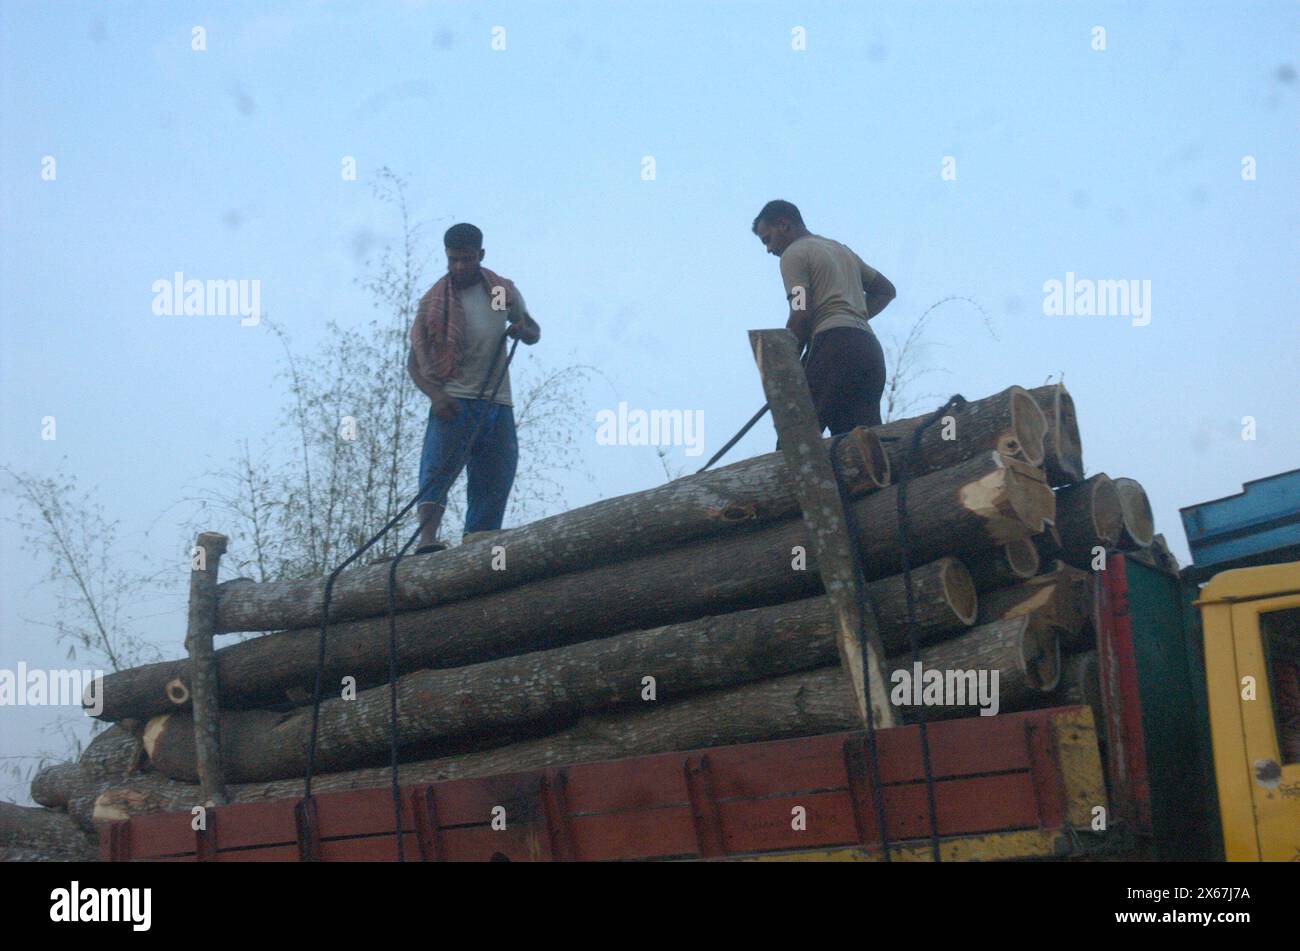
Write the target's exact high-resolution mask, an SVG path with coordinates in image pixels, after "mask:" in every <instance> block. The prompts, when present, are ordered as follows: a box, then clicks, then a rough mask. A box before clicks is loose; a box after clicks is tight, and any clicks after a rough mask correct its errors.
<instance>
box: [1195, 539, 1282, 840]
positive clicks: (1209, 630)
mask: <svg viewBox="0 0 1300 951" xmlns="http://www.w3.org/2000/svg"><path fill="white" fill-rule="evenodd" d="M1195 604H1196V606H1197V607H1199V608H1200V612H1201V623H1202V627H1203V635H1204V644H1205V670H1206V688H1207V694H1208V702H1209V711H1210V732H1211V737H1212V741H1213V747H1214V774H1215V781H1216V785H1217V787H1218V795H1219V811H1220V817H1221V821H1222V828H1223V850H1224V858H1226V859H1227V860H1228V861H1273V862H1286V861H1291V862H1297V861H1300V562H1289V563H1287V564H1281V565H1266V566H1261V567H1256V568H1239V569H1236V570H1232V571H1225V572H1222V573H1220V574H1217V575H1215V576H1214V577H1213V579H1211V580H1210V582H1209V583H1208V584H1206V585H1205V586H1204V587H1203V588H1202V589H1201V592H1200V595H1199V597H1198V598H1197V600H1196V601H1195Z"/></svg>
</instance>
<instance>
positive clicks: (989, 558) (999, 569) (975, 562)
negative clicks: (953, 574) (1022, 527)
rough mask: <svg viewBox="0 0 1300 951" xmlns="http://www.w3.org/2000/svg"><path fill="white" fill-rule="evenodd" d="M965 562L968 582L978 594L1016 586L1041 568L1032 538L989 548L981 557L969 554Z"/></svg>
mask: <svg viewBox="0 0 1300 951" xmlns="http://www.w3.org/2000/svg"><path fill="white" fill-rule="evenodd" d="M965 562H966V567H967V568H968V569H970V576H971V580H972V581H973V582H975V587H976V588H978V589H980V590H981V591H990V590H993V589H995V588H1005V587H1007V586H1008V585H1016V584H1020V582H1022V581H1027V580H1028V579H1030V578H1032V577H1034V575H1036V574H1038V572H1039V570H1040V568H1041V567H1042V560H1041V559H1040V558H1039V556H1038V547H1037V546H1036V545H1035V544H1034V539H1033V538H1018V539H1016V540H1015V541H1013V542H1007V543H1006V544H1005V545H1002V546H1001V547H999V548H993V549H990V550H989V551H987V552H985V553H984V554H983V557H977V556H973V555H972V556H970V557H968V558H966V559H965Z"/></svg>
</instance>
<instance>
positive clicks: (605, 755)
mask: <svg viewBox="0 0 1300 951" xmlns="http://www.w3.org/2000/svg"><path fill="white" fill-rule="evenodd" d="M1030 622H1031V619H1030V618H1026V617H1020V618H1012V619H1010V620H1007V621H1000V622H998V623H997V624H994V625H986V626H983V627H979V628H973V629H971V630H970V631H968V632H967V633H966V634H964V635H962V637H960V638H955V639H953V640H951V641H945V642H943V643H942V644H939V645H935V646H934V647H933V648H927V649H926V650H925V651H922V652H921V662H922V665H923V666H924V667H926V668H932V667H933V668H947V667H949V666H950V665H951V664H952V663H953V661H954V659H955V658H958V657H966V656H972V657H973V656H976V655H978V656H980V657H982V658H983V661H982V662H983V663H986V664H987V663H988V662H990V661H991V660H992V659H993V658H995V657H998V658H1003V659H1005V661H1006V662H1009V663H1012V664H1015V665H1017V666H1018V665H1020V664H1021V663H1022V661H1021V658H1022V657H1024V658H1027V659H1028V661H1029V662H1030V663H1031V664H1037V663H1040V662H1041V657H1042V655H1043V653H1044V648H1043V646H1042V644H1043V642H1042V641H1031V642H1030V643H1028V644H1026V645H1025V646H1023V647H1018V646H1016V644H1015V642H1014V640H1013V639H1012V637H1013V633H1014V632H1016V631H1020V632H1022V634H1021V635H1020V636H1021V637H1022V638H1023V637H1024V636H1025V634H1024V633H1023V632H1026V631H1029V630H1030V629H1031V628H1032V624H1031V623H1030ZM1009 632H1011V633H1009ZM977 640H979V641H981V642H984V643H985V644H986V646H983V647H979V648H975V647H973V646H971V645H973V644H974V643H975V641H977ZM959 641H965V642H967V646H966V647H961V646H959V645H958V642H959ZM940 648H943V649H944V653H942V654H941V653H938V651H939V649H940ZM1046 649H1047V650H1048V651H1050V644H1048V645H1047V648H1046ZM889 664H890V666H891V667H892V669H898V670H907V671H909V672H910V671H911V669H912V667H911V660H910V658H905V659H898V658H893V659H891V661H890V662H889ZM1037 676H1039V675H1034V676H1033V677H1031V676H1026V675H1025V673H1023V672H1018V671H1017V670H1015V669H1010V670H1007V669H1001V668H999V680H1000V684H1001V698H1000V699H1001V709H1002V710H1011V709H1017V708H1024V707H1027V706H1032V705H1035V704H1038V703H1041V701H1042V699H1043V695H1042V694H1040V693H1038V692H1037V690H1036V689H1034V688H1033V686H1032V685H1033V683H1035V682H1036V679H1035V678H1036V677H1037ZM886 679H887V680H889V679H890V678H886ZM938 712H939V713H940V714H942V715H947V716H953V715H965V714H967V713H969V712H970V711H969V709H966V708H948V709H945V710H939V711H938ZM859 726H861V721H860V719H859V717H858V713H857V703H856V701H855V700H854V697H853V692H852V690H851V689H850V686H849V684H848V681H847V680H846V679H845V677H844V675H843V673H842V672H841V670H840V668H839V667H838V666H831V667H821V668H818V669H816V670H811V671H806V672H803V673H798V674H790V675H788V676H785V677H779V678H776V679H773V680H765V681H761V682H759V683H755V684H747V685H744V686H740V687H733V688H731V689H727V690H719V691H712V692H709V693H705V694H699V695H696V696H691V697H687V698H684V699H682V700H678V701H676V702H674V703H670V704H664V705H663V706H662V707H656V708H655V709H651V710H646V711H639V712H636V713H631V714H623V715H617V714H601V715H596V716H591V717H585V718H583V719H582V720H580V721H578V723H576V724H575V725H573V726H572V727H570V728H568V729H567V730H564V731H563V732H561V733H558V734H554V735H552V736H547V737H542V738H540V739H534V740H529V741H526V742H523V743H514V744H511V745H508V746H502V747H499V748H496V749H491V750H483V751H479V752H474V753H465V754H458V755H454V756H448V757H443V758H440V759H434V760H424V761H421V762H415V763H405V764H403V765H401V766H400V767H399V777H400V781H401V782H402V783H403V784H407V785H415V784H421V783H432V782H441V781H444V780H449V779H462V778H469V777H474V776H490V775H494V774H498V773H509V772H516V771H522V770H530V769H544V768H547V767H551V766H568V765H573V764H575V763H589V762H596V761H600V760H610V759H619V758H622V757H627V756H643V755H648V754H651V753H663V752H668V751H672V750H691V749H700V748H704V747H709V746H724V745H730V744H736V743H752V742H758V741H761V740H776V739H785V738H789V737H796V736H813V735H817V734H821V733H831V732H836V731H839V730H848V729H853V728H855V727H859ZM391 779H392V774H391V772H390V770H389V769H387V768H383V767H376V768H370V769H360V770H351V771H348V772H336V773H324V774H322V775H320V776H316V777H313V779H312V789H313V792H315V793H324V792H334V791H339V790H345V789H364V788H371V787H380V786H387V785H388V784H389V782H390V781H391ZM302 788H303V784H302V780H301V779H282V780H275V781H271V782H262V783H245V784H238V783H236V784H231V785H230V787H229V792H230V796H231V801H232V802H264V801H267V800H271V799H286V798H289V799H292V798H298V797H301V795H302ZM86 792H87V795H84V796H81V797H77V798H75V799H74V800H73V802H72V804H71V806H70V811H71V812H72V813H73V814H74V816H75V817H76V818H77V820H78V821H79V822H82V823H84V824H86V825H87V826H89V825H91V824H92V823H98V822H109V821H116V820H120V819H125V818H129V817H130V816H133V815H144V814H147V813H153V812H164V811H174V810H178V809H183V810H188V809H190V808H192V807H193V806H195V805H198V804H199V802H198V798H197V797H198V796H199V787H198V786H197V785H194V784H190V783H181V782H177V781H175V780H171V779H167V778H166V777H164V776H161V775H160V774H157V773H149V774H142V775H139V776H136V777H134V778H133V779H132V780H131V782H130V783H125V784H120V785H115V786H111V787H110V786H103V787H100V788H99V790H94V789H88V790H87V791H86ZM91 793H93V795H91Z"/></svg>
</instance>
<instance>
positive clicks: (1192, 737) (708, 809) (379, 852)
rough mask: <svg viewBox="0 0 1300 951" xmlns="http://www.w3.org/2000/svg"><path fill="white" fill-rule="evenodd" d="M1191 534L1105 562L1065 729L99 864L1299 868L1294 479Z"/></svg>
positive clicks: (531, 785)
mask: <svg viewBox="0 0 1300 951" xmlns="http://www.w3.org/2000/svg"><path fill="white" fill-rule="evenodd" d="M1181 515H1182V521H1183V524H1184V528H1185V531H1186V533H1187V538H1188V543H1189V547H1190V551H1191V553H1192V557H1193V563H1192V564H1191V565H1189V566H1187V567H1186V568H1183V569H1181V570H1180V569H1179V568H1178V566H1177V565H1176V563H1174V562H1173V559H1172V557H1171V556H1168V555H1167V553H1166V554H1164V555H1163V556H1162V554H1161V552H1160V551H1159V550H1158V549H1151V550H1145V551H1139V552H1118V551H1113V552H1109V553H1108V554H1107V557H1106V559H1105V563H1104V567H1103V568H1102V570H1100V571H1098V572H1096V576H1095V579H1094V584H1093V587H1092V590H1093V602H1092V618H1091V620H1092V625H1091V627H1092V631H1093V634H1094V636H1095V640H1096V645H1095V647H1096V650H1095V655H1094V656H1095V663H1096V676H1095V679H1091V680H1089V681H1088V682H1089V683H1091V684H1092V685H1093V687H1094V688H1095V689H1092V690H1088V691H1084V692H1083V693H1082V694H1075V695H1070V696H1062V697H1061V701H1062V703H1061V705H1059V706H1052V707H1048V708H1042V709H1034V710H1028V711H1021V712H1015V713H1003V714H1000V715H997V716H991V717H982V716H972V717H967V718H965V719H957V720H947V721H936V722H933V723H929V724H927V726H926V728H925V730H926V732H925V736H924V737H922V736H921V727H920V725H919V724H915V723H913V724H908V725H904V726H895V727H891V728H888V729H882V730H878V731H876V732H875V733H874V734H872V735H868V734H867V733H866V732H865V731H848V732H842V733H831V734H824V735H820V736H800V737H792V738H786V739H777V740H772V741H765V742H758V743H746V744H739V745H733V746H724V747H714V748H709V749H702V750H694V751H689V752H673V753H662V754H656V755H651V756H637V757H630V758H627V759H620V760H613V761H608V762H598V763H581V764H570V765H565V764H557V765H555V766H553V767H549V768H546V769H541V770H533V771H527V772H520V773H512V774H507V775H496V776H486V777H480V778H470V779H460V780H453V781H448V782H440V783H432V784H426V785H419V786H407V787H401V788H400V789H368V790H352V791H346V792H333V793H325V794H321V795H317V796H314V797H312V798H311V799H310V800H292V799H280V800H275V801H270V802H257V803H242V804H234V805H226V806H218V807H213V808H210V809H208V810H207V814H206V815H205V817H204V821H202V822H196V821H195V819H194V816H193V815H192V814H191V813H189V812H185V813H159V814H153V815H142V816H135V817H132V818H129V819H125V820H121V821H117V822H113V823H111V824H109V825H107V826H105V827H104V828H103V829H102V830H101V857H102V858H103V859H105V860H107V861H115V862H117V861H180V862H195V861H222V862H225V861H357V860H399V859H400V860H404V861H607V860H710V861H880V860H891V861H912V860H917V861H927V860H935V859H937V860H940V861H993V860H1083V861H1096V860H1167V861H1179V860H1183V861H1185V860H1199V861H1219V860H1228V861H1253V862H1258V861H1300V560H1297V559H1300V469H1297V470H1293V471H1291V472H1286V473H1281V474H1279V475H1275V476H1271V477H1269V478H1266V479H1260V480H1257V481H1255V482H1251V483H1247V484H1246V485H1245V486H1244V487H1243V491H1242V492H1241V493H1239V494H1237V495H1234V496H1230V497H1227V498H1224V499H1218V500H1214V501H1209V502H1204V503H1200V504H1197V505H1192V506H1188V507H1186V508H1184V509H1182V510H1181ZM1166 552H1167V550H1166ZM395 797H396V800H397V802H399V803H400V818H399V810H398V809H396V808H395Z"/></svg>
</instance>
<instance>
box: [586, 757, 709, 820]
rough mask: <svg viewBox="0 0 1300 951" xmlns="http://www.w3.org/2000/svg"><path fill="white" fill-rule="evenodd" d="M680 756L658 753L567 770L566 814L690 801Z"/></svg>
mask: <svg viewBox="0 0 1300 951" xmlns="http://www.w3.org/2000/svg"><path fill="white" fill-rule="evenodd" d="M684 759H685V756H684V754H682V753H659V754H656V755H653V756H637V757H632V758H630V759H620V760H611V761H609V762H605V763H580V764H577V765H574V766H569V767H567V770H568V774H569V782H568V787H567V789H566V790H565V793H566V796H567V799H568V805H569V814H570V815H574V816H579V815H585V814H587V813H603V812H623V811H628V810H634V809H654V808H656V807H659V806H676V805H683V804H685V803H687V802H688V801H689V799H690V796H689V794H688V793H687V790H686V780H685V779H684V777H683V775H682V762H683V760H684Z"/></svg>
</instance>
